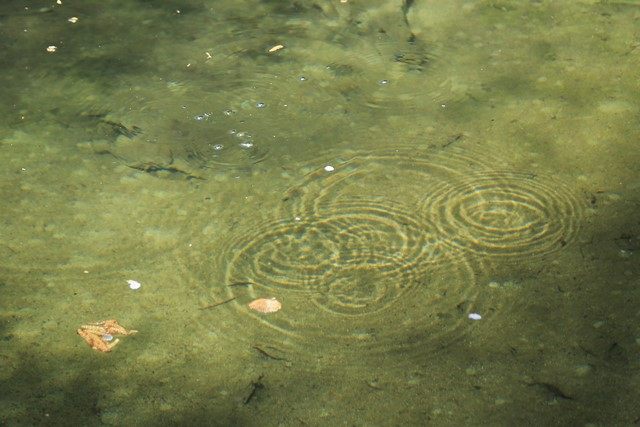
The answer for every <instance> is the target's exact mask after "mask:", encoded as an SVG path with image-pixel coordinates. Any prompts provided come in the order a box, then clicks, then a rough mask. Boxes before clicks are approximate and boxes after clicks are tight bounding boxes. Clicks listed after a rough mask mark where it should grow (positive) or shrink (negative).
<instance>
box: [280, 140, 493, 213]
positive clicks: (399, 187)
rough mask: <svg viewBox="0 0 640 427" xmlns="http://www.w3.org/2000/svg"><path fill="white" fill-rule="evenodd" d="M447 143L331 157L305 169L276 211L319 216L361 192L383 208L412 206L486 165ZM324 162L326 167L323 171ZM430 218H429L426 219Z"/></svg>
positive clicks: (361, 194)
mask: <svg viewBox="0 0 640 427" xmlns="http://www.w3.org/2000/svg"><path fill="white" fill-rule="evenodd" d="M482 159H483V156H481V155H469V154H468V153H465V152H464V151H462V150H458V149H455V148H454V147H452V148H451V149H447V150H429V149H415V148H402V149H395V150H387V151H379V152H373V153H353V154H352V155H350V156H346V157H345V156H334V157H333V158H329V159H327V160H326V161H325V162H324V163H320V162H316V163H314V164H313V165H312V166H310V167H309V168H307V169H306V170H305V172H306V174H305V176H304V178H303V180H302V182H301V183H300V184H299V185H296V186H294V187H291V188H290V189H289V190H288V191H287V193H286V194H285V197H284V198H283V200H284V203H283V212H282V215H285V216H288V215H294V216H301V217H305V216H323V215H325V214H327V213H331V212H340V211H341V210H342V204H343V203H345V202H346V203H352V201H353V200H358V199H360V198H362V197H366V198H368V199H369V200H378V201H379V203H380V204H381V205H384V206H385V209H387V208H388V207H391V206H393V205H394V204H396V203H399V204H402V205H404V206H411V207H413V206H415V207H416V208H414V209H412V210H413V212H414V213H413V216H414V217H416V216H420V214H419V212H418V209H417V207H418V206H419V204H420V200H421V199H422V198H424V196H425V195H426V194H431V193H433V192H436V191H438V190H439V189H442V188H446V187H448V186H449V185H450V183H451V182H456V181H459V180H460V177H463V176H465V175H467V174H473V173H476V172H477V171H479V170H488V168H487V167H486V166H485V165H486V164H489V161H487V160H482ZM325 166H332V167H333V168H334V169H333V170H332V171H326V170H325V169H324V167H325ZM429 221H431V220H429Z"/></svg>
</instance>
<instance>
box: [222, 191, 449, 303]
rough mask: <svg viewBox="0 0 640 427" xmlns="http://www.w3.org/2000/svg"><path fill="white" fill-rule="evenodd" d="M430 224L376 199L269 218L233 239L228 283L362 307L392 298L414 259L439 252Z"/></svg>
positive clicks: (434, 258) (431, 259)
mask: <svg viewBox="0 0 640 427" xmlns="http://www.w3.org/2000/svg"><path fill="white" fill-rule="evenodd" d="M433 229H434V227H433V225H430V224H428V223H425V222H419V221H416V219H414V218H413V217H412V216H411V215H409V214H407V213H406V212H405V211H404V210H402V209H401V208H399V207H398V206H394V207H393V208H389V207H387V206H386V205H381V204H380V203H378V202H377V201H375V200H371V201H364V200H357V201H355V202H353V203H351V204H349V205H347V204H344V205H343V206H342V209H341V210H340V211H339V212H336V213H334V214H332V215H325V216H323V217H322V218H305V219H292V220H287V221H280V222H276V223H272V224H267V225H266V226H265V227H264V228H263V229H261V230H259V231H258V232H257V233H256V234H255V235H253V236H251V237H249V238H247V239H244V240H241V241H239V242H236V243H235V244H234V247H235V248H238V249H236V251H235V253H234V256H233V259H232V260H231V262H230V264H229V266H230V268H229V272H228V277H227V282H228V283H243V282H247V283H249V282H250V283H258V284H259V286H262V287H264V288H268V290H269V291H270V292H278V291H288V292H303V293H307V294H310V295H311V296H312V299H313V300H314V301H316V303H317V304H318V305H319V306H321V307H323V308H324V309H326V310H328V311H331V312H334V313H341V314H354V315H359V314H364V313H368V312H371V311H378V310H381V309H384V308H386V307H387V306H388V305H390V304H392V303H393V302H394V301H395V299H396V298H398V297H399V296H400V295H401V294H402V293H403V292H404V291H405V290H406V287H407V286H408V284H410V283H411V280H407V275H411V274H413V272H414V271H416V270H417V269H418V267H419V266H422V265H426V264H430V263H437V262H438V258H439V257H441V256H442V255H443V253H444V252H443V251H442V248H441V246H439V244H438V242H437V241H436V239H435V238H434V236H433V235H432V233H431V231H430V230H433Z"/></svg>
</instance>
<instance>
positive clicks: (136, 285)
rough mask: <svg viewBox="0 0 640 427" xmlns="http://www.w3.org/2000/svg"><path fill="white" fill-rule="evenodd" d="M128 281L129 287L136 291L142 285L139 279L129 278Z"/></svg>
mask: <svg viewBox="0 0 640 427" xmlns="http://www.w3.org/2000/svg"><path fill="white" fill-rule="evenodd" d="M127 283H128V284H129V288H130V289H133V290H134V291H135V290H136V289H140V286H142V284H141V283H140V282H138V281H137V280H131V279H130V280H127Z"/></svg>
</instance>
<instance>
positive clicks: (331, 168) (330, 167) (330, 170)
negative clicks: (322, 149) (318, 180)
mask: <svg viewBox="0 0 640 427" xmlns="http://www.w3.org/2000/svg"><path fill="white" fill-rule="evenodd" d="M324 170H325V171H327V172H333V171H334V170H336V168H334V167H333V166H331V165H327V166H325V167H324Z"/></svg>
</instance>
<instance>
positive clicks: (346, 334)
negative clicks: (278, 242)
mask: <svg viewBox="0 0 640 427" xmlns="http://www.w3.org/2000/svg"><path fill="white" fill-rule="evenodd" d="M454 254H455V252H454V251H450V252H448V253H445V254H443V257H442V258H441V259H440V262H438V263H424V264H420V265H419V266H416V267H415V268H414V269H412V270H400V271H397V272H396V273H394V274H389V273H385V272H384V271H379V270H376V269H372V268H365V267H364V266H359V267H357V268H355V267H352V268H343V269H334V270H332V271H331V272H330V273H328V274H327V275H326V279H327V283H318V284H316V287H315V288H310V289H309V290H308V291H307V292H301V291H300V289H285V288H274V287H273V286H271V284H268V285H263V284H261V283H260V282H252V284H250V285H247V286H237V287H229V288H228V289H229V297H234V298H236V300H235V301H233V302H232V303H231V304H229V305H228V306H227V307H226V308H227V309H229V308H231V307H234V308H235V309H236V310H238V313H239V317H238V318H237V320H236V321H234V322H235V327H234V330H235V331H236V335H237V331H238V330H239V329H240V328H243V329H246V330H248V331H251V332H250V333H251V334H252V335H253V338H249V339H251V345H252V346H254V348H255V347H257V348H259V349H261V350H265V351H266V352H267V353H269V354H270V355H272V356H276V357H278V358H282V359H286V360H289V361H292V362H294V363H304V364H305V366H306V365H309V366H315V365H325V366H326V365H329V366H336V367H346V366H350V367H355V366H358V365H360V364H361V363H362V360H365V359H369V360H376V361H378V362H384V365H385V366H386V367H387V368H394V367H397V366H407V365H411V364H415V363H416V362H417V361H423V360H424V357H426V356H427V355H428V354H430V353H432V352H434V351H437V350H439V349H441V348H443V347H447V346H449V345H451V344H452V343H453V342H455V341H457V340H458V339H460V338H461V337H462V336H464V334H465V333H466V332H467V331H468V330H469V328H471V327H473V326H474V325H473V322H471V321H469V319H468V318H467V317H468V314H469V313H471V312H474V311H478V310H479V308H478V307H480V311H483V313H487V316H486V317H483V322H484V324H485V325H486V322H487V321H489V320H490V312H487V311H486V310H483V309H484V308H485V307H487V305H486V304H487V303H486V301H483V298H484V297H485V296H486V295H485V296H483V295H482V294H481V292H479V291H480V287H479V286H478V285H477V283H476V280H475V273H476V271H477V270H476V268H473V267H472V266H471V264H469V263H467V262H466V261H465V260H464V259H462V260H460V259H457V258H456V257H455V255H454ZM263 297H276V298H277V299H278V300H279V301H281V302H282V304H283V308H282V310H280V311H279V312H278V313H275V314H273V315H269V316H265V315H262V314H259V313H255V312H252V311H251V310H249V309H248V308H247V305H246V302H248V301H250V300H252V299H254V298H263ZM494 303H495V301H494ZM375 308H379V309H377V310H376V309H375ZM356 313H357V314H358V315H355V314H356Z"/></svg>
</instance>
